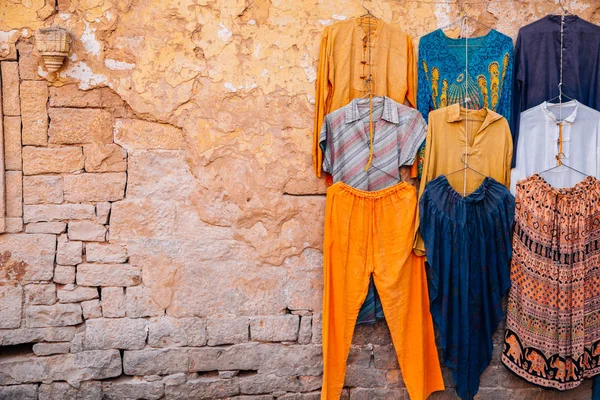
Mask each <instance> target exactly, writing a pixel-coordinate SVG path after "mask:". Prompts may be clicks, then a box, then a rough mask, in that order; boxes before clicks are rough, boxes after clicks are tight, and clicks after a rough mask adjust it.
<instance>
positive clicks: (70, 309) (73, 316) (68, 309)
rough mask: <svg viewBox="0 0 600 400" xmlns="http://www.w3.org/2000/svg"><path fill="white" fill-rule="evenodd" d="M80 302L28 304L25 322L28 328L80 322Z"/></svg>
mask: <svg viewBox="0 0 600 400" xmlns="http://www.w3.org/2000/svg"><path fill="white" fill-rule="evenodd" d="M81 321H82V319H81V306H80V305H79V304H59V303H57V304H54V305H52V306H28V307H27V308H25V324H26V326H27V327H28V328H43V327H51V326H69V325H77V324H80V323H81Z"/></svg>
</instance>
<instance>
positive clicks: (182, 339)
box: [148, 317, 206, 347]
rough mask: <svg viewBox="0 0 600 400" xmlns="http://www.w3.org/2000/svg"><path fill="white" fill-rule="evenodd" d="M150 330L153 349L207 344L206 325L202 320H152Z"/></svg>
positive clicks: (162, 318)
mask: <svg viewBox="0 0 600 400" xmlns="http://www.w3.org/2000/svg"><path fill="white" fill-rule="evenodd" d="M148 329H149V333H148V344H149V345H150V346H152V347H179V346H204V345H205V344H206V323H205V322H204V321H203V320H202V319H200V318H172V317H159V318H152V319H150V321H149V324H148Z"/></svg>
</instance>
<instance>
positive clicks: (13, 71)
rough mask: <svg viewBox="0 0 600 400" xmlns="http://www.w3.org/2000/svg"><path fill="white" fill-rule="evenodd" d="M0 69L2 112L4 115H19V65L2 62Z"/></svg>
mask: <svg viewBox="0 0 600 400" xmlns="http://www.w3.org/2000/svg"><path fill="white" fill-rule="evenodd" d="M0 69H1V70H2V111H3V113H4V115H21V100H20V99H19V64H17V63H16V62H13V61H2V62H0Z"/></svg>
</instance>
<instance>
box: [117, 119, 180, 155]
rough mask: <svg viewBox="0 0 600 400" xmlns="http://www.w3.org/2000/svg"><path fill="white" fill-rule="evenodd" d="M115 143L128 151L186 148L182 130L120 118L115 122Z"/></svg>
mask: <svg viewBox="0 0 600 400" xmlns="http://www.w3.org/2000/svg"><path fill="white" fill-rule="evenodd" d="M115 143H118V144H120V145H121V146H123V147H124V148H125V149H127V150H128V151H134V150H181V149H184V148H185V139H184V137H183V133H182V131H181V129H179V128H176V127H174V126H172V125H167V124H160V123H156V122H148V121H143V120H139V119H128V118H119V119H117V120H116V121H115Z"/></svg>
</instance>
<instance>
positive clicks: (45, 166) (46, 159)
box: [22, 146, 83, 175]
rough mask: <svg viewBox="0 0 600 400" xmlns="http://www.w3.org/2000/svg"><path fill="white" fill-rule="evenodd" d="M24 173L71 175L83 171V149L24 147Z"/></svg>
mask: <svg viewBox="0 0 600 400" xmlns="http://www.w3.org/2000/svg"><path fill="white" fill-rule="evenodd" d="M22 155H23V173H24V174H25V175H41V174H53V173H57V174H60V173H71V172H76V171H79V170H81V169H83V151H82V149H81V147H51V148H46V147H33V146H25V147H23V153H22Z"/></svg>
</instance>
